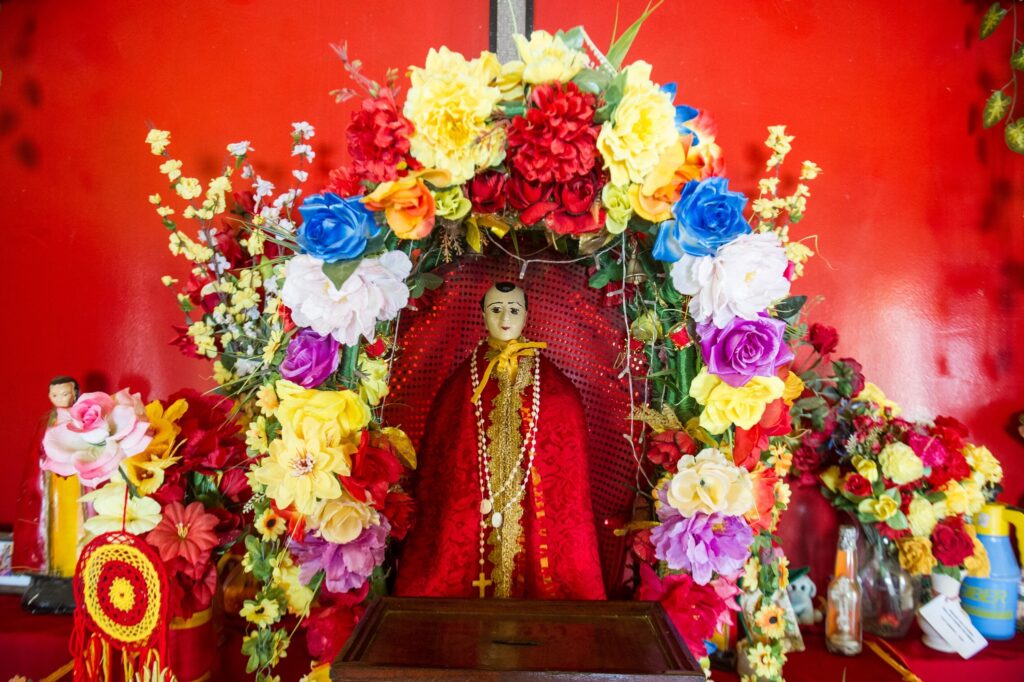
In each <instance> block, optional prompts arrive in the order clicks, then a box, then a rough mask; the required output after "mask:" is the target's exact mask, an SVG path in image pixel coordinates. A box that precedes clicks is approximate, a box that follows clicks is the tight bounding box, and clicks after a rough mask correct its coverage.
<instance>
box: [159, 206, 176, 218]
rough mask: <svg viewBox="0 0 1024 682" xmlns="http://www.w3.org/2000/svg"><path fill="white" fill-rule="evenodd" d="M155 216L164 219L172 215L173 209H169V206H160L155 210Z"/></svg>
mask: <svg viewBox="0 0 1024 682" xmlns="http://www.w3.org/2000/svg"><path fill="white" fill-rule="evenodd" d="M156 214H157V215H158V216H160V217H161V218H166V217H167V216H169V215H174V209H173V208H171V207H170V206H161V207H160V208H158V209H156Z"/></svg>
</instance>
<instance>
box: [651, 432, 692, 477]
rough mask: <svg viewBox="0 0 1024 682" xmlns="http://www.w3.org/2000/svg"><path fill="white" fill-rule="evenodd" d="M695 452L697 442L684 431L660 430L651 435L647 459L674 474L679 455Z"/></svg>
mask: <svg viewBox="0 0 1024 682" xmlns="http://www.w3.org/2000/svg"><path fill="white" fill-rule="evenodd" d="M696 453H697V443H695V442H694V440H693V438H692V437H691V436H690V434H688V433H687V432H686V431H662V432H661V433H656V434H654V435H653V436H651V446H650V447H649V448H648V449H647V459H649V460H651V461H652V462H654V463H655V464H657V465H659V466H663V467H665V469H667V470H668V471H669V472H670V473H673V474H674V473H676V464H677V463H678V462H679V458H680V457H682V456H683V455H694V454H696Z"/></svg>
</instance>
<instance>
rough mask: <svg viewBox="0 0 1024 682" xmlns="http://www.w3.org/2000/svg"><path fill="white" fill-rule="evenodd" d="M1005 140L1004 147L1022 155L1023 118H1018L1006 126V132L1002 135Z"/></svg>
mask: <svg viewBox="0 0 1024 682" xmlns="http://www.w3.org/2000/svg"><path fill="white" fill-rule="evenodd" d="M1004 136H1005V138H1006V146H1007V147H1009V148H1010V149H1011V150H1013V151H1015V152H1017V153H1018V154H1024V118H1018V119H1017V120H1016V121H1014V122H1013V123H1011V124H1010V125H1008V126H1006V132H1005V134H1004Z"/></svg>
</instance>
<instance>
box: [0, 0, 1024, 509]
mask: <svg viewBox="0 0 1024 682" xmlns="http://www.w3.org/2000/svg"><path fill="white" fill-rule="evenodd" d="M487 4H488V3H486V2H484V1H483V0H472V1H468V0H464V1H462V2H447V3H445V2H435V3H424V2H421V1H418V0H393V1H392V2H388V3H373V2H362V3H355V2H342V1H340V0H339V1H337V2H317V3H302V2H294V1H290V2H284V1H281V0H249V1H247V0H232V1H230V2H203V1H200V0H187V1H186V0H179V1H178V2H174V3H156V2H150V3H140V2H132V1H131V0H91V1H90V2H88V3H69V2H58V1H56V0H52V1H42V0H40V1H36V2H29V1H27V0H22V1H18V0H15V1H14V2H7V3H4V5H3V8H2V10H0V70H2V71H3V82H2V85H0V179H2V181H0V207H2V209H3V217H4V219H3V221H2V223H0V225H2V227H3V232H4V235H5V237H6V238H7V239H8V246H7V248H5V249H3V251H2V253H3V256H2V258H3V266H4V267H3V275H4V276H5V277H6V279H7V281H8V282H9V284H8V286H7V301H6V304H7V311H8V312H7V315H6V317H7V321H6V323H5V325H4V328H5V329H6V330H7V331H6V333H5V334H3V335H2V336H0V338H2V341H0V343H2V344H3V357H5V358H7V369H6V379H7V381H6V382H5V384H6V390H5V391H4V406H5V410H4V413H5V414H6V415H8V416H10V417H11V419H10V420H9V421H8V423H9V424H11V425H12V426H11V428H10V429H9V430H8V431H7V433H6V434H5V435H6V438H5V441H6V444H7V446H8V450H9V454H8V458H7V461H8V462H9V467H8V470H7V471H8V473H7V474H6V475H4V476H0V524H4V523H10V521H11V519H12V518H13V514H14V497H15V490H16V488H17V478H18V475H19V473H20V470H21V467H22V465H23V462H24V459H25V458H26V457H27V455H28V452H29V450H30V448H31V447H32V442H31V441H32V439H33V433H34V430H35V426H36V424H37V422H38V420H39V418H40V416H41V415H42V414H43V413H44V412H45V410H46V408H47V402H46V384H47V382H48V380H49V378H50V377H51V376H52V375H54V374H57V373H71V374H74V375H76V376H78V377H80V378H81V380H82V381H83V382H84V384H85V386H86V388H87V389H93V388H105V389H116V388H118V387H120V386H122V385H124V384H130V385H131V386H133V387H134V388H136V389H138V390H142V391H143V392H144V393H147V394H149V395H151V396H160V395H164V394H166V393H168V392H170V391H171V390H173V389H175V388H177V387H180V386H183V385H195V386H205V385H207V384H206V382H205V379H204V376H205V375H207V374H209V372H210V370H209V368H208V366H207V365H205V364H204V363H200V362H197V361H190V360H185V359H182V358H181V357H179V356H178V354H177V351H176V350H175V349H173V348H171V347H168V346H167V345H166V343H167V341H168V340H169V339H170V337H171V335H172V334H171V331H170V325H171V324H172V323H177V322H178V321H179V319H180V317H179V314H178V312H177V309H176V307H175V305H174V303H173V300H172V297H171V296H170V295H169V292H167V291H166V290H165V289H163V287H162V286H161V285H160V283H159V276H160V275H162V274H178V273H180V272H181V266H180V264H179V263H178V262H176V259H174V258H173V257H172V256H171V255H170V254H169V253H168V251H167V249H166V242H165V234H164V231H163V230H162V229H161V227H160V225H159V222H158V221H157V219H156V217H155V215H154V214H153V212H152V207H151V206H150V205H149V204H148V203H147V202H146V196H147V195H148V194H150V193H152V192H154V191H159V190H162V189H164V187H163V185H162V183H161V180H162V178H161V176H160V175H159V174H158V173H157V171H156V165H157V164H156V159H155V157H153V156H151V155H150V154H149V151H148V148H147V147H146V146H145V145H143V144H142V140H143V138H144V137H145V133H146V122H147V121H150V122H152V123H153V124H155V125H157V126H158V127H161V128H165V129H169V130H171V131H172V141H173V144H172V147H171V152H172V153H173V154H174V155H175V156H176V157H177V158H181V159H183V160H184V161H185V164H186V168H185V170H186V171H190V172H191V173H193V174H196V175H198V176H199V177H200V178H201V179H208V178H209V177H212V175H213V174H214V173H215V170H216V165H217V164H218V163H219V162H220V161H221V159H222V157H223V148H224V145H225V144H227V143H229V142H235V141H237V140H240V139H250V140H252V144H253V146H254V147H255V148H256V155H255V157H254V158H255V160H256V162H257V164H258V165H259V163H260V160H263V161H265V163H266V165H265V166H264V168H266V167H267V166H270V167H272V168H276V169H277V172H278V173H281V172H282V169H284V168H286V166H285V165H284V162H285V154H287V149H288V139H287V135H288V132H289V123H290V122H291V121H295V120H302V119H305V120H309V121H310V122H311V123H313V124H314V125H315V126H317V131H318V134H317V137H316V139H315V140H314V141H315V142H317V143H318V147H317V151H318V154H319V156H318V159H317V162H316V164H317V168H318V170H319V174H320V177H323V176H324V175H326V170H327V169H329V168H330V167H333V166H334V165H337V163H338V162H339V161H340V159H341V156H340V154H341V151H340V148H341V146H342V144H341V138H340V136H341V134H342V131H343V128H344V124H345V122H346V121H347V113H348V107H339V106H337V105H335V104H334V103H333V101H332V100H331V98H330V97H329V96H328V94H327V93H328V91H329V90H331V89H333V88H336V87H339V86H342V85H345V84H346V77H345V75H344V73H343V71H342V69H341V65H340V62H339V61H338V60H337V59H336V57H335V56H334V55H333V53H332V52H331V50H330V49H329V47H328V44H329V43H331V42H339V41H342V40H346V39H347V40H348V41H349V44H350V48H351V50H352V53H353V54H354V55H355V56H357V57H359V58H361V59H363V60H364V62H365V63H366V66H365V70H366V72H367V73H368V74H369V75H372V76H376V77H378V78H379V77H382V75H383V72H384V70H385V68H386V67H387V66H397V67H400V68H401V67H404V66H406V65H409V64H420V63H422V60H423V58H424V55H425V54H426V51H427V49H428V48H429V47H431V46H437V45H441V44H447V45H448V46H450V47H451V48H453V49H457V50H460V51H464V52H467V53H469V52H473V53H475V52H477V51H479V50H481V49H484V48H486V45H487ZM643 4H644V2H642V1H640V0H628V1H624V2H622V3H621V6H622V7H621V13H622V16H623V17H624V23H628V20H630V19H632V17H634V16H636V14H637V13H638V12H639V10H640V8H641V7H642V5H643ZM614 12H615V3H614V2H605V1H602V2H596V1H593V0H589V1H584V0H560V1H558V2H556V1H555V0H537V2H536V25H537V27H538V28H546V29H549V30H554V29H557V28H560V27H565V28H568V27H571V26H573V25H576V24H579V23H585V24H586V26H587V28H588V30H589V32H590V35H591V36H592V37H593V38H594V40H595V42H597V43H598V44H599V45H605V44H607V42H608V37H609V36H610V34H611V26H612V21H613V17H614ZM977 15H978V9H977V8H976V7H974V6H973V5H971V4H968V3H965V2H954V1H953V0H945V1H944V2H924V1H919V2H907V3H894V2H891V1H889V0H870V1H869V0H856V1H854V0H849V1H840V0H830V1H828V2H824V1H814V0H801V1H800V2H797V1H795V0H791V1H785V0H776V1H773V2H767V1H765V2H744V3H739V2H705V3H695V2H679V1H678V0H675V1H673V0H669V2H666V3H665V6H663V7H662V8H661V9H660V10H659V11H658V13H657V14H656V15H655V18H654V19H653V20H652V21H651V22H650V23H649V25H648V26H646V27H645V29H644V30H643V31H642V32H641V35H640V38H639V39H638V40H637V42H636V44H635V46H634V50H633V53H632V57H633V58H634V59H635V58H645V59H647V60H648V61H651V62H652V63H653V64H654V66H655V70H654V77H655V79H657V80H660V81H663V82H664V81H670V80H675V81H677V82H678V83H679V92H680V94H681V99H685V101H687V102H688V103H690V104H693V105H695V106H698V107H701V108H707V109H709V110H710V111H711V112H712V113H713V114H714V116H715V117H716V119H717V120H718V123H719V126H720V135H719V142H720V143H721V144H722V146H723V147H724V148H725V150H726V154H727V159H728V160H729V161H730V164H729V165H730V168H731V174H732V177H733V181H734V184H735V185H738V186H739V187H740V188H741V189H744V190H750V189H751V188H752V187H753V185H754V181H755V180H756V177H757V175H758V173H759V170H760V168H759V164H760V162H761V161H762V160H763V157H764V150H763V147H761V146H760V145H761V142H762V140H763V139H764V138H765V136H766V131H765V126H767V125H770V124H775V123H785V124H787V125H788V126H789V131H790V132H791V133H792V134H795V135H796V136H797V139H796V142H795V151H794V154H793V156H794V157H795V158H794V159H793V161H794V162H796V163H798V162H799V161H801V160H803V159H805V158H807V159H813V160H814V161H816V162H817V163H818V164H819V165H820V166H822V167H823V168H824V169H825V174H824V175H823V176H821V177H820V178H819V179H818V180H816V181H815V182H814V184H813V188H812V191H813V193H814V196H813V197H812V199H811V206H810V210H809V212H808V215H807V218H806V219H805V221H804V222H803V223H801V224H800V226H798V227H799V230H798V232H797V234H798V235H807V234H813V235H817V236H818V237H819V238H820V246H821V253H822V256H821V257H818V258H815V259H813V260H812V262H811V264H810V266H809V268H808V272H809V274H808V275H807V276H806V277H805V278H804V279H803V280H801V281H800V282H799V283H798V287H797V288H798V291H799V292H801V293H806V294H811V295H821V296H822V297H823V298H822V299H821V300H819V301H817V302H816V303H815V304H814V305H813V306H812V307H811V312H810V314H811V319H812V320H818V321H822V322H827V323H830V324H834V325H835V326H837V327H838V328H839V330H840V333H841V335H842V342H841V345H840V352H841V353H843V354H849V355H852V356H855V357H857V358H859V359H860V360H861V361H862V362H863V363H864V366H865V368H866V371H867V373H868V375H869V378H870V379H872V380H873V381H875V382H876V383H878V384H879V385H881V386H882V387H883V388H884V389H885V390H886V391H887V393H889V394H890V396H892V397H894V398H895V399H897V400H898V401H899V402H900V403H901V404H903V405H904V407H905V409H906V412H907V413H908V414H909V415H911V416H913V417H928V416H930V415H934V414H937V413H946V414H953V415H956V416H958V417H960V418H962V419H964V420H965V421H966V422H967V423H968V424H969V425H970V427H971V429H972V431H973V433H974V435H975V436H976V438H977V439H978V440H979V441H981V442H984V443H986V444H988V445H989V446H990V447H991V448H992V449H993V451H994V452H996V453H997V455H999V456H1000V457H1001V458H1002V459H1003V461H1004V463H1006V465H1007V467H1006V468H1007V470H1008V475H1007V488H1008V490H1007V496H1006V498H1007V499H1011V500H1016V499H1017V498H1018V497H1019V496H1020V494H1021V492H1022V491H1024V460H1022V455H1024V447H1022V446H1021V445H1019V444H1018V442H1015V441H1014V440H1013V439H1012V438H1011V437H1010V436H1009V435H1007V433H1006V432H1005V427H1006V424H1007V423H1008V421H1009V418H1010V415H1011V414H1012V413H1013V412H1015V411H1017V410H1020V409H1024V359H1022V357H1021V354H1020V350H1022V349H1021V348H1020V344H1019V343H1017V342H1016V341H1015V339H1016V337H1017V335H1018V334H1020V333H1021V332H1024V314H1022V312H1021V307H1020V301H1021V289H1022V284H1024V215H1022V214H1024V201H1022V189H1024V171H1022V169H1024V158H1021V157H1019V156H1016V155H1013V154H1012V153H1011V152H1009V151H1008V150H1007V149H1005V147H1004V146H1003V143H1002V139H1001V137H1002V136H1001V131H981V130H979V129H978V128H979V127H978V125H977V123H976V121H977V118H978V110H979V109H980V106H981V104H982V103H983V102H984V99H985V97H986V96H987V94H988V91H989V89H990V88H991V87H992V86H993V85H995V86H998V85H1001V84H1002V83H1003V82H1004V81H1005V80H1006V79H1007V78H1008V77H1009V75H1008V72H1007V67H1006V66H1005V64H1006V57H1007V56H1008V52H1009V33H1008V32H1007V31H1006V30H1005V28H1006V27H1004V30H1001V31H1000V35H999V36H997V37H994V38H992V39H991V42H989V41H986V43H984V44H978V43H977V41H976V39H975V34H976V25H977ZM1020 112H1021V113H1022V114H1024V108H1021V109H1020Z"/></svg>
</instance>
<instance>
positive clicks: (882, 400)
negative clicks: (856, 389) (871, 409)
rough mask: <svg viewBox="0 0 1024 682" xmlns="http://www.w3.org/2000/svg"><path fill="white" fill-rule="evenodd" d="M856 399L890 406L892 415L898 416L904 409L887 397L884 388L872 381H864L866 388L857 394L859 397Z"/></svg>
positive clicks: (881, 405) (884, 406)
mask: <svg viewBox="0 0 1024 682" xmlns="http://www.w3.org/2000/svg"><path fill="white" fill-rule="evenodd" d="M854 400H859V401H861V402H866V403H874V404H875V405H878V407H879V408H882V409H885V408H889V411H890V414H892V416H894V417H898V416H899V414H900V412H902V411H903V410H902V409H900V406H899V405H897V404H896V403H895V402H893V401H891V400H889V399H888V398H886V397H885V393H883V392H882V389H880V388H879V387H878V386H875V385H874V384H873V383H871V382H870V381H865V382H864V388H863V389H861V392H860V393H858V394H857V397H856V398H854Z"/></svg>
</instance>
